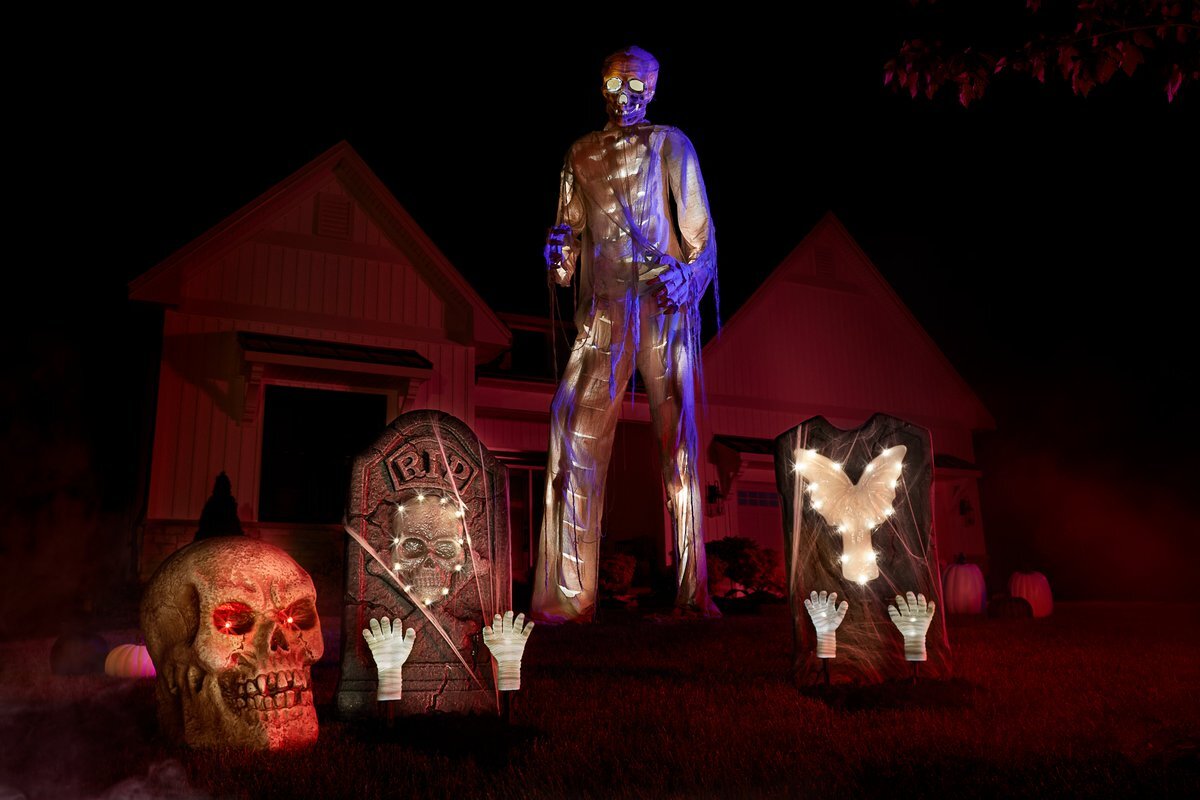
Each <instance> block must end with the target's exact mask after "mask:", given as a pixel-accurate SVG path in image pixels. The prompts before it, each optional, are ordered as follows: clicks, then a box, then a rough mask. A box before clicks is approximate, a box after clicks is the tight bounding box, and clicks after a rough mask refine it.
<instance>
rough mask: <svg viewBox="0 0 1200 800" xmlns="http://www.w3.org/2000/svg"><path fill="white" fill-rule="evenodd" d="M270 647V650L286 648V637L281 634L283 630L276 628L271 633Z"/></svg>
mask: <svg viewBox="0 0 1200 800" xmlns="http://www.w3.org/2000/svg"><path fill="white" fill-rule="evenodd" d="M271 649H272V650H287V649H288V643H287V637H285V636H284V635H283V630H282V629H280V628H276V629H275V632H274V633H272V634H271Z"/></svg>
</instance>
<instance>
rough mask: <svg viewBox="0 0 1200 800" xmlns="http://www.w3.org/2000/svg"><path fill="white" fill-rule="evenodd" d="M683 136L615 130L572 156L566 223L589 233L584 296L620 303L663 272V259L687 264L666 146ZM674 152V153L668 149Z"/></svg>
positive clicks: (591, 138) (590, 139) (594, 136)
mask: <svg viewBox="0 0 1200 800" xmlns="http://www.w3.org/2000/svg"><path fill="white" fill-rule="evenodd" d="M673 135H674V136H679V137H682V134H679V132H678V131H677V129H675V128H672V127H670V126H666V125H651V124H648V123H645V124H640V125H633V126H630V127H626V128H621V127H613V128H611V129H605V130H602V131H597V132H595V133H591V134H588V135H587V136H584V137H583V138H581V139H580V140H578V141H577V142H576V143H575V144H574V145H573V146H572V147H571V150H570V152H569V153H568V156H567V166H568V170H569V172H568V177H567V180H568V181H572V180H573V186H569V187H564V188H567V189H568V191H569V193H570V194H569V196H570V202H569V203H568V204H567V205H566V206H565V207H564V209H563V211H564V220H563V221H564V222H568V223H570V224H571V225H572V227H574V228H575V229H576V230H579V229H580V228H584V227H585V226H586V230H585V231H584V235H583V252H582V255H583V259H582V260H583V264H582V269H581V273H580V290H581V292H583V293H585V294H588V293H592V294H594V296H595V297H600V298H605V299H617V298H621V297H624V296H625V295H626V293H627V292H628V291H629V290H630V289H631V288H632V289H633V291H635V292H636V293H637V294H646V293H647V292H649V291H650V288H649V287H648V286H647V285H646V280H648V279H649V278H650V277H653V276H654V275H656V274H658V273H659V272H661V271H662V270H663V269H664V267H662V266H659V264H658V263H657V260H658V257H659V256H660V255H662V254H663V253H669V254H670V255H672V256H675V257H676V258H681V257H682V256H681V253H680V248H679V243H678V241H677V240H676V236H675V230H674V229H675V225H674V221H673V215H672V209H671V206H670V201H669V191H670V190H669V176H668V170H669V166H668V165H667V164H666V163H665V159H664V143H666V142H667V141H668V139H669V138H670V137H671V136H673ZM668 149H670V148H668Z"/></svg>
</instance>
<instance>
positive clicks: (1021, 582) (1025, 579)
mask: <svg viewBox="0 0 1200 800" xmlns="http://www.w3.org/2000/svg"><path fill="white" fill-rule="evenodd" d="M1008 593H1009V594H1010V595H1012V596H1013V597H1023V598H1025V599H1026V600H1027V601H1028V602H1029V606H1030V607H1031V608H1032V609H1033V616H1035V617H1048V616H1050V612H1051V611H1053V610H1054V597H1053V595H1051V594H1050V581H1049V580H1047V579H1046V576H1045V575H1043V574H1042V573H1040V572H1014V573H1013V574H1012V577H1011V578H1009V579H1008Z"/></svg>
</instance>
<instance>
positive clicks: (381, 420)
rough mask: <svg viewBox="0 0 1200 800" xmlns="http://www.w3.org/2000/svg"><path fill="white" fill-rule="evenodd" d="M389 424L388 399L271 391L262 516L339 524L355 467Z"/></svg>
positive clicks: (266, 423) (282, 388)
mask: <svg viewBox="0 0 1200 800" xmlns="http://www.w3.org/2000/svg"><path fill="white" fill-rule="evenodd" d="M386 424H387V396H386V395H383V394H361V393H358V392H334V391H326V390H323V389H300V388H295V387H291V386H272V385H268V386H267V387H266V399H265V408H264V410H263V438H262V475H261V480H260V482H259V494H258V518H259V520H260V521H263V522H310V523H335V524H336V523H338V522H341V521H342V515H343V513H344V512H345V505H346V493H347V490H348V489H349V486H350V466H351V464H353V462H354V459H355V458H356V457H357V456H358V455H359V453H361V452H362V451H363V450H365V449H366V448H367V447H369V446H370V445H371V444H372V443H373V442H374V441H375V439H377V438H378V437H379V435H380V434H381V433H382V432H383V427H384V425H386Z"/></svg>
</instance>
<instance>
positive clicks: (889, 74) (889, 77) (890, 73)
mask: <svg viewBox="0 0 1200 800" xmlns="http://www.w3.org/2000/svg"><path fill="white" fill-rule="evenodd" d="M895 75H896V73H895V72H894V71H893V70H890V69H889V70H887V71H886V72H884V73H883V85H884V86H887V85H888V84H889V83H891V82H892V78H894V77H895Z"/></svg>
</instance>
